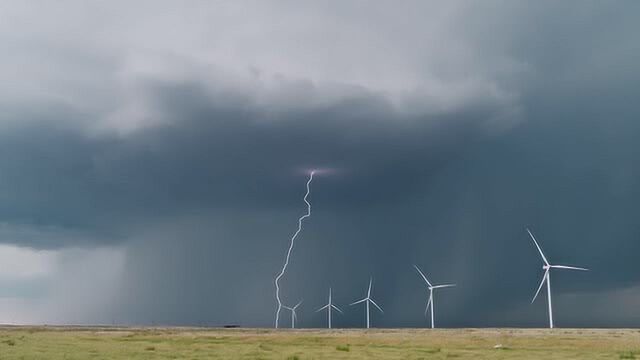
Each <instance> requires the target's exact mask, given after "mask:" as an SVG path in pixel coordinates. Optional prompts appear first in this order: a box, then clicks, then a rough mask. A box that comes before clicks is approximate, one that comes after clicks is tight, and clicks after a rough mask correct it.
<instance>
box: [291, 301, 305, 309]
mask: <svg viewBox="0 0 640 360" xmlns="http://www.w3.org/2000/svg"><path fill="white" fill-rule="evenodd" d="M303 301H304V300H300V302H299V303H297V304H296V306H294V307H293V309H294V310H295V309H297V308H298V306H300V304H302V302H303Z"/></svg>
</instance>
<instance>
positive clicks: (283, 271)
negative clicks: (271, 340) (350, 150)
mask: <svg viewBox="0 0 640 360" xmlns="http://www.w3.org/2000/svg"><path fill="white" fill-rule="evenodd" d="M315 172H316V171H315V170H312V171H311V172H310V173H309V180H308V181H307V193H306V194H305V195H304V198H303V200H304V202H305V203H306V204H307V213H306V214H304V215H302V216H301V217H300V218H299V219H298V230H296V232H295V233H294V234H293V236H292V237H291V241H290V243H289V250H288V251H287V257H286V258H285V260H284V265H282V270H281V271H280V274H278V276H276V279H275V281H274V283H275V285H276V300H277V301H278V310H276V329H277V328H278V321H279V320H280V310H282V301H281V300H280V284H279V281H280V278H281V277H282V276H283V275H284V273H285V271H287V266H288V265H289V259H290V258H291V251H292V250H293V245H294V243H295V241H296V238H297V237H298V234H300V232H301V231H302V221H303V220H304V219H306V218H308V217H310V216H311V203H309V201H307V197H308V196H309V193H310V192H311V188H310V186H311V181H312V180H313V174H314V173H315Z"/></svg>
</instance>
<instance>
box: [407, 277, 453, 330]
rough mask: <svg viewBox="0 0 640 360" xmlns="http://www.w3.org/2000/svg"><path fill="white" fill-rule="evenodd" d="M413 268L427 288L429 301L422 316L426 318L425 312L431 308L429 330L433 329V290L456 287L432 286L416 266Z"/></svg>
mask: <svg viewBox="0 0 640 360" xmlns="http://www.w3.org/2000/svg"><path fill="white" fill-rule="evenodd" d="M413 267H414V268H416V270H418V274H420V276H422V279H423V280H424V282H426V283H427V287H428V288H429V301H427V307H426V308H425V309H424V315H425V316H427V311H429V308H431V328H432V329H433V328H435V324H434V323H433V290H434V289H441V288H447V287H452V286H456V284H442V285H432V284H431V282H429V280H427V277H426V276H425V275H424V273H423V272H422V270H420V268H419V267H418V266H417V265H413Z"/></svg>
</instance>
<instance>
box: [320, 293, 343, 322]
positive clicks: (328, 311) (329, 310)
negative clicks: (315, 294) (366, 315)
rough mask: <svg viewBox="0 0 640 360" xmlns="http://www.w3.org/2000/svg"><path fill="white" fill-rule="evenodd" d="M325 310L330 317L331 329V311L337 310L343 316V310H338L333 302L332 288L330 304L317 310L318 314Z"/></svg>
mask: <svg viewBox="0 0 640 360" xmlns="http://www.w3.org/2000/svg"><path fill="white" fill-rule="evenodd" d="M324 309H327V316H328V320H329V321H328V323H329V329H331V309H335V310H337V311H338V312H339V313H340V314H343V312H342V310H340V309H338V307H337V306H335V305H333V303H332V302H331V288H329V303H328V304H327V305H325V306H323V307H321V308H320V309H318V310H316V312H319V311H322V310H324Z"/></svg>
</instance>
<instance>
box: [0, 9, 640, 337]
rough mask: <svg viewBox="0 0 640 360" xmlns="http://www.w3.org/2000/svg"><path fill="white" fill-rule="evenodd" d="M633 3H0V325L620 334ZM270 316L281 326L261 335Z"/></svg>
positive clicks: (632, 104) (634, 92) (639, 29)
mask: <svg viewBox="0 0 640 360" xmlns="http://www.w3.org/2000/svg"><path fill="white" fill-rule="evenodd" d="M639 15H640V3H639V2H636V1H609V2H601V1H563V2H555V1H539V2H535V3H533V2H524V1H523V2H518V1H486V2H482V3H480V2H472V1H468V2H464V1H463V2H461V1H446V2H428V1H403V2H400V3H398V2H396V1H375V2H372V1H353V2H349V3H347V2H344V1H318V2H315V3H308V2H306V3H305V4H300V3H299V2H296V1H277V2H270V1H254V2H251V1H246V2H235V1H234V2H208V1H190V2H171V1H135V2H130V1H127V2H124V1H111V2H95V3H88V2H86V1H56V2H48V3H47V2H28V1H3V2H2V3H0V79H1V81H0V323H85V324H88V323H118V324H165V325H222V324H228V323H234V324H240V325H242V326H273V321H274V315H275V310H276V301H275V297H274V287H273V279H274V277H275V276H276V275H277V273H278V272H279V270H280V267H281V265H282V262H283V260H284V256H285V253H286V250H287V247H288V245H289V238H290V236H291V235H292V234H293V232H294V231H295V230H296V226H297V219H298V217H299V216H301V215H302V214H304V213H305V211H306V208H305V204H304V202H303V201H302V197H303V196H304V192H305V182H306V180H307V174H306V173H305V171H307V170H308V169H312V168H322V169H331V171H327V172H324V173H321V174H318V176H317V177H316V178H315V179H314V182H313V184H312V189H311V190H312V191H311V195H310V201H311V203H312V204H313V215H312V216H311V218H309V219H307V220H306V222H305V228H304V229H303V231H302V233H301V235H300V237H299V238H298V242H297V243H296V247H295V249H294V252H293V256H292V261H291V264H290V267H289V269H288V272H287V273H286V275H285V276H284V277H283V279H282V281H281V285H282V298H283V300H284V301H285V303H286V304H289V305H292V304H294V303H296V302H298V300H299V299H304V303H303V305H302V307H301V309H300V310H299V324H300V325H302V326H308V327H315V326H323V325H324V319H325V317H324V315H323V314H317V313H315V312H314V311H315V309H316V308H318V307H320V306H322V305H323V304H324V303H325V302H326V296H327V293H328V289H329V287H330V286H331V287H332V288H333V291H334V300H335V301H336V302H337V303H338V305H341V306H343V310H345V315H344V316H339V317H336V318H335V324H336V325H337V326H344V327H354V326H361V325H362V323H363V320H364V309H362V308H361V307H348V306H346V305H347V304H348V303H350V302H352V301H354V300H357V299H359V298H361V297H362V296H363V295H364V293H365V292H366V287H367V282H368V280H369V277H370V276H372V277H373V278H374V290H373V295H374V298H375V299H376V300H377V302H378V303H379V304H380V305H381V306H382V307H383V308H384V310H385V313H384V315H379V314H375V315H374V316H373V320H372V321H373V324H374V325H375V326H384V327H393V326H424V325H425V324H426V321H425V318H424V315H423V312H424V306H425V301H426V296H427V290H426V289H425V287H424V284H423V283H422V282H421V280H420V278H419V277H418V275H417V274H416V273H415V271H414V270H413V268H412V264H418V265H419V266H420V267H422V269H423V270H424V271H425V272H426V273H427V275H428V276H430V277H431V280H433V282H439V283H440V282H455V283H457V284H458V286H457V287H456V288H454V289H443V290H442V291H439V292H438V293H437V294H436V302H437V304H438V307H437V313H436V316H437V322H438V325H441V326H449V327H453V326H546V319H547V315H546V307H545V306H546V304H545V301H544V300H545V299H544V297H542V298H540V299H539V300H537V301H536V303H534V304H533V305H531V304H530V301H531V298H532V296H533V294H534V292H535V290H536V287H537V286H538V283H539V281H540V279H541V277H542V273H543V270H542V262H541V259H540V257H539V255H538V254H537V251H536V249H535V247H534V245H533V244H532V242H531V240H530V239H529V238H528V236H527V234H526V232H525V228H526V227H530V228H531V229H532V231H533V232H534V233H535V234H536V235H537V237H538V239H539V240H540V242H541V245H542V247H543V249H544V250H545V252H546V254H547V257H548V258H549V259H550V260H551V261H552V262H557V263H561V264H566V265H577V266H584V267H589V268H590V269H592V271H590V272H588V273H582V272H569V271H564V272H557V274H554V281H553V294H554V306H555V308H554V309H555V320H556V323H557V325H558V326H561V327H562V326H565V327H569V326H603V327H614V326H640V310H639V309H638V306H637V304H638V301H640V266H638V254H640V225H639V223H638V214H640V170H639V169H638V164H639V162H638V155H637V154H638V153H640V145H639V144H640V143H638V140H637V139H638V136H640V122H639V116H640V108H639V107H638V99H639V98H640V88H639V86H638V84H640V42H639V41H638V34H639V33H640V22H639V21H638V18H639ZM283 316H284V318H285V319H287V321H288V315H286V314H284V315H283Z"/></svg>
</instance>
